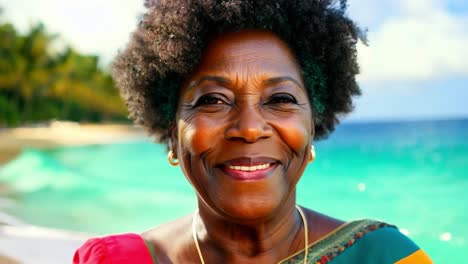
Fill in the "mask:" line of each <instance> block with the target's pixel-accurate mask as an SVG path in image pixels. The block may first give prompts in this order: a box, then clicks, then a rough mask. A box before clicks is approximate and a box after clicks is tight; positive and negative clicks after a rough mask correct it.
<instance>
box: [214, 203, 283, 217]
mask: <svg viewBox="0 0 468 264" xmlns="http://www.w3.org/2000/svg"><path fill="white" fill-rule="evenodd" d="M262 198H263V199H262ZM214 204H215V208H216V209H215V210H217V211H218V210H219V212H220V213H221V214H223V215H224V216H226V217H229V218H232V219H233V220H234V221H237V222H252V221H253V222H256V221H264V220H265V219H269V218H272V217H273V216H274V215H275V212H276V211H277V210H278V208H279V207H280V205H281V203H280V201H278V200H276V199H271V197H270V199H265V197H242V198H240V197H239V198H236V199H229V200H227V201H225V200H223V199H218V200H217V201H216V202H215V203H214Z"/></svg>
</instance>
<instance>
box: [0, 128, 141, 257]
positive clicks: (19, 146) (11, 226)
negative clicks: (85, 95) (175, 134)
mask: <svg viewBox="0 0 468 264" xmlns="http://www.w3.org/2000/svg"><path fill="white" fill-rule="evenodd" d="M143 137H146V133H145V132H144V131H143V130H142V129H141V128H138V127H134V126H129V125H116V124H104V125H91V124H85V125H82V124H78V123H73V122H51V123H50V124H47V125H41V126H38V127H21V128H13V129H1V130H0V167H1V165H3V164H5V163H7V162H9V161H11V160H13V159H14V158H15V157H16V156H17V155H18V154H19V153H21V151H22V150H23V149H25V148H38V149H48V148H54V147H60V146H80V145H95V144H108V143H114V142H125V141H131V140H135V139H138V138H143ZM3 188H7V187H5V186H4V187H3ZM1 193H2V185H1V179H0V199H1V197H2V194H1ZM90 236H91V235H90V234H82V233H77V232H70V231H66V230H58V229H50V228H42V227H37V226H32V225H28V224H27V223H23V222H22V221H21V220H20V219H16V218H15V217H14V216H10V215H7V214H5V213H2V212H1V208H0V264H18V263H22V264H41V263H47V264H63V263H71V261H72V257H73V252H74V250H75V249H76V248H77V247H78V246H79V245H81V244H82V243H83V242H84V241H85V240H86V238H88V237H90Z"/></svg>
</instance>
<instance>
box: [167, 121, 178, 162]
mask: <svg viewBox="0 0 468 264" xmlns="http://www.w3.org/2000/svg"><path fill="white" fill-rule="evenodd" d="M168 130H169V131H168V133H167V134H168V136H169V138H168V140H167V147H168V149H169V150H172V151H173V152H174V155H175V157H176V158H177V143H178V131H177V125H176V124H175V122H172V123H171V124H170V125H169V128H168Z"/></svg>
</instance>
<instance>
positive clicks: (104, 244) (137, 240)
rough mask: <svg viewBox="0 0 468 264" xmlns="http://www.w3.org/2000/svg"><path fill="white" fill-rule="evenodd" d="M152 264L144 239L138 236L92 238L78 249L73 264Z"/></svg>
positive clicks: (124, 235)
mask: <svg viewBox="0 0 468 264" xmlns="http://www.w3.org/2000/svg"><path fill="white" fill-rule="evenodd" d="M130 262H131V263H141V264H152V263H153V260H152V257H151V254H150V251H149V249H148V247H147V246H146V243H145V241H144V240H143V238H142V237H141V236H140V235H138V234H130V233H129V234H121V235H111V236H105V237H100V238H92V239H89V240H88V241H86V242H85V243H84V244H83V245H82V246H81V247H80V248H78V249H77V250H76V252H75V255H74V256H73V264H124V263H130Z"/></svg>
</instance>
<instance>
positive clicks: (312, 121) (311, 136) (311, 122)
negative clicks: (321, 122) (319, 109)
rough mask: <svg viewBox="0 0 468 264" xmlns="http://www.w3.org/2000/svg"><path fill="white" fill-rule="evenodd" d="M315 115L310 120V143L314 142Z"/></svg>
mask: <svg viewBox="0 0 468 264" xmlns="http://www.w3.org/2000/svg"><path fill="white" fill-rule="evenodd" d="M314 117H315V114H313V115H312V118H311V120H310V142H311V143H312V142H313V141H314V137H315V118H314Z"/></svg>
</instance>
